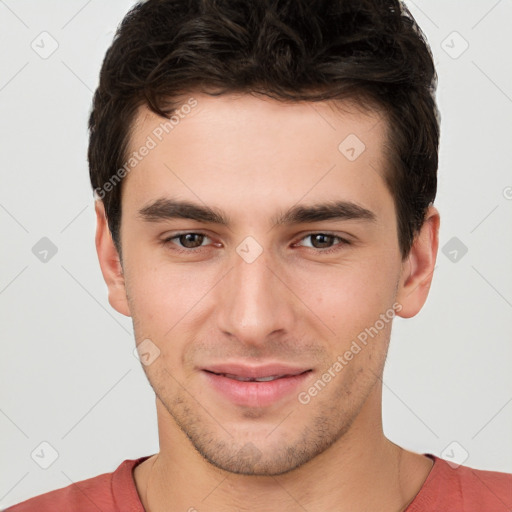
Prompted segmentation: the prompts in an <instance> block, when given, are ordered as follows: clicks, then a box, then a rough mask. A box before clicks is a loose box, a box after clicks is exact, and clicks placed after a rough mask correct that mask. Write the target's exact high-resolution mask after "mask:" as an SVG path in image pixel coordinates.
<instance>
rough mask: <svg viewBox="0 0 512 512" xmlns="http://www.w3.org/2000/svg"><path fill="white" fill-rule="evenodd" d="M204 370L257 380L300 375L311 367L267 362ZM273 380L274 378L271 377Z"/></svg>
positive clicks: (228, 365)
mask: <svg viewBox="0 0 512 512" xmlns="http://www.w3.org/2000/svg"><path fill="white" fill-rule="evenodd" d="M203 370H205V371H207V372H211V373H216V374H217V375H224V376H226V377H229V378H236V379H237V380H246V379H247V380H257V379H268V378H269V377H272V378H281V377H288V376H294V375H300V374H301V373H304V372H307V371H309V370H310V368H307V367H302V368H301V367H296V366H288V365H285V364H265V365H259V366H250V365H243V364H235V363H233V364H219V365H211V366H207V367H205V368H203ZM270 380H273V379H270Z"/></svg>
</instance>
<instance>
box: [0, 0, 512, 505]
mask: <svg viewBox="0 0 512 512" xmlns="http://www.w3.org/2000/svg"><path fill="white" fill-rule="evenodd" d="M435 86H436V74H435V70H434V66H433V62H432V57H431V54H430V51H429V49H428V46H427V44H426V42H425V40H424V38H423V36H422V34H421V31H420V30H419V28H418V27H417V25H416V24H415V22H414V20H413V19H412V17H411V15H410V14H409V12H408V11H407V9H405V7H404V6H403V5H401V4H400V3H399V2H398V1H379V2H378V1H357V2H356V1H345V0H339V1H331V2H323V1H319V2H309V1H306V0H294V1H282V2H279V1H270V0H268V1H264V0H258V1H256V2H242V1H240V2H236V1H227V0H217V1H214V0H203V1H190V2H179V1H178V0H149V1H147V2H144V3H141V4H139V5H137V6H136V7H135V8H134V9H133V10H132V11H131V12H130V13H129V14H128V15H127V17H126V18H125V20H124V21H123V23H122V25H121V27H120V29H119V31H118V33H117V35H116V38H115V40H114V42H113V44H112V46H111V48H110V49H109V51H108V53H107V56H106V58H105V61H104V63H103V68H102V71H101V77H100V84H99V87H98V89H97V91H96V94H95V97H94V105H93V110H92V113H91V118H90V146H89V163H90V176H91V183H92V187H93V189H94V190H95V193H96V198H97V199H96V213H97V234H96V246H97V251H98V257H99V262H100V266H101V270H102V273H103V276H104V279H105V281H106V283H107V285H108V290H109V301H110V304H111V305H112V307H114V308H115V309H116V310H117V311H119V312H120V313H122V314H125V315H127V316H130V317H132V319H133V325H134V332H135V338H136V344H137V347H138V350H139V354H140V358H141V362H142V363H143V368H144V370H145V372H146V375H147V377H148V380H149V382H150V384H151V386H152V387H153V389H154V391H155V394H156V403H157V414H158V426H159V437H160V451H159V453H157V454H155V455H153V456H147V457H142V458H140V459H137V460H127V461H124V462H123V463H122V464H121V465H120V466H119V468H117V470H116V471H115V472H113V473H108V474H105V475H100V476H98V477H95V478H91V479H88V480H85V481H83V482H79V483H78V484H74V485H71V486H69V487H67V488H64V489H61V490H57V491H53V492H50V493H48V494H45V495H42V496H40V497H36V498H33V499H31V500H28V501H26V502H24V503H23V504H20V505H17V506H14V507H12V509H10V510H12V511H15V512H21V511H26V510H34V511H35V510H38V511H45V510H74V511H85V510H102V511H127V510H133V511H144V510H145V511H151V512H160V511H181V510H183V511H187V510H188V511H195V510H198V511H202V510H205V511H206V510H208V511H212V512H213V511H221V510H222V511H226V510H230V511H236V510H245V511H249V510H250V511H273V510H279V511H302V510H306V511H333V512H334V511H336V512H346V511H351V512H357V511H370V510H371V511H381V512H387V511H389V512H397V511H403V510H407V511H409V512H411V511H427V510H428V511H447V510H449V511H493V512H498V511H506V510H511V508H512V476H511V475H506V474H503V473H495V472H486V471H479V470H473V469H471V468H468V467H463V466H460V467H457V468H455V467H452V466H451V465H449V464H448V463H447V462H445V461H443V460H442V459H439V458H437V457H435V456H433V455H429V454H423V455H422V454H417V453H413V452H410V451H407V450H404V449H403V448H401V447H399V446H397V445H395V444H393V443H392V442H390V441H389V440H387V439H386V437H385V436H384V434H383V430H382V418H381V397H382V374H383V368H384V362H385V358H386V353H387V349H388V345H389V340H390V335H391V326H392V320H393V319H394V317H395V316H396V315H398V316H401V317H403V318H409V317H412V316H414V315H416V314H417V313H418V312H419V311H420V310H421V308H422V306H423V305H424V303H425V301H426V299H427V295H428V292H429V287H430V283H431V280H432V275H433V271H434V266H435V261H436V255H437V249H438V232H439V222H440V220H439V219H440V218H439V212H438V211H437V209H436V208H435V207H434V206H433V201H434V198H435V195H436V183H437V182H436V172H437V163H438V139H439V117H438V112H437V108H436V105H435V100H434V94H435Z"/></svg>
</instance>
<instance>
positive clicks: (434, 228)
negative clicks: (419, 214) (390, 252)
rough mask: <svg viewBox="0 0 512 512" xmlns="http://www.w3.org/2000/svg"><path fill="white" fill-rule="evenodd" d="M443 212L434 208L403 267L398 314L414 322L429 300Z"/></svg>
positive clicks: (426, 218) (398, 296) (427, 214)
mask: <svg viewBox="0 0 512 512" xmlns="http://www.w3.org/2000/svg"><path fill="white" fill-rule="evenodd" d="M439 224H440V216H439V212H438V211H437V209H436V208H435V207H434V206H430V207H429V208H428V210H427V213H426V215H425V222H424V223H423V226H422V227H421V229H420V231H419V233H417V235H416V237H415V238H414V242H413V245H412V247H411V252H410V253H409V256H408V257H407V259H406V260H405V261H404V262H403V263H402V272H401V275H400V281H399V286H398V292H397V298H396V301H397V302H398V303H399V304H401V305H402V309H401V310H400V311H398V310H397V312H396V314H397V315H398V316H401V317H403V318H410V317H412V316H414V315H416V314H418V313H419V311H420V310H421V308H422V307H423V305H424V304H425V301H426V300H427V296H428V292H429V290H430V285H431V283H432V277H433V275H434V267H435V264H436V258H437V249H438V246H439Z"/></svg>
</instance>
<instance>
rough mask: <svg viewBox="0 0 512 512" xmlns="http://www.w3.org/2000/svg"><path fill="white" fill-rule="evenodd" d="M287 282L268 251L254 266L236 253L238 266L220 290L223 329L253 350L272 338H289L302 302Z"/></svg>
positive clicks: (220, 316)
mask: <svg viewBox="0 0 512 512" xmlns="http://www.w3.org/2000/svg"><path fill="white" fill-rule="evenodd" d="M287 280H288V281H289V278H288V279H287V276H286V275H285V273H284V272H280V271H279V268H278V267H277V266H276V265H274V264H272V262H271V261H269V258H268V257H267V255H266V253H265V251H264V252H263V253H262V254H261V255H260V256H259V257H258V258H257V259H256V260H255V261H253V262H251V263H248V262H247V261H244V260H243V259H242V258H241V257H239V256H238V255H237V254H235V255H234V267H233V268H232V269H231V271H230V272H228V274H227V275H226V277H225V279H224V280H223V283H222V286H221V287H219V297H218V302H217V318H218V327H219V329H220V330H221V331H222V332H223V333H224V334H228V335H231V336H233V337H234V338H235V339H237V340H238V341H239V342H240V343H243V344H246V345H252V346H253V347H256V346H263V345H265V344H266V343H268V341H269V339H270V337H275V336H279V335H280V336H288V335H289V334H290V332H291V329H292V326H293V325H295V323H296V308H297V302H298V301H297V299H296V298H295V297H294V295H293V292H292V291H291V290H290V287H289V284H288V283H287V282H286V281H287Z"/></svg>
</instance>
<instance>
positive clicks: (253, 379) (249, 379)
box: [205, 370, 311, 382]
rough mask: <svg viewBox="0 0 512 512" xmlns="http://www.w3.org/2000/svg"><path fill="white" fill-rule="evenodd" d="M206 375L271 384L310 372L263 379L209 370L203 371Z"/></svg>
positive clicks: (271, 376) (269, 376)
mask: <svg viewBox="0 0 512 512" xmlns="http://www.w3.org/2000/svg"><path fill="white" fill-rule="evenodd" d="M205 371H206V372H208V373H213V374H214V375H220V376H221V377H226V378H227V379H233V380H237V381H239V382H271V381H273V380H277V379H286V378H288V377H295V376H297V375H302V374H303V373H306V372H310V371H311V370H304V371H303V372H300V373H295V374H293V373H291V374H285V375H268V376H265V377H245V376H243V375H235V374H233V373H217V372H212V371H210V370H205Z"/></svg>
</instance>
